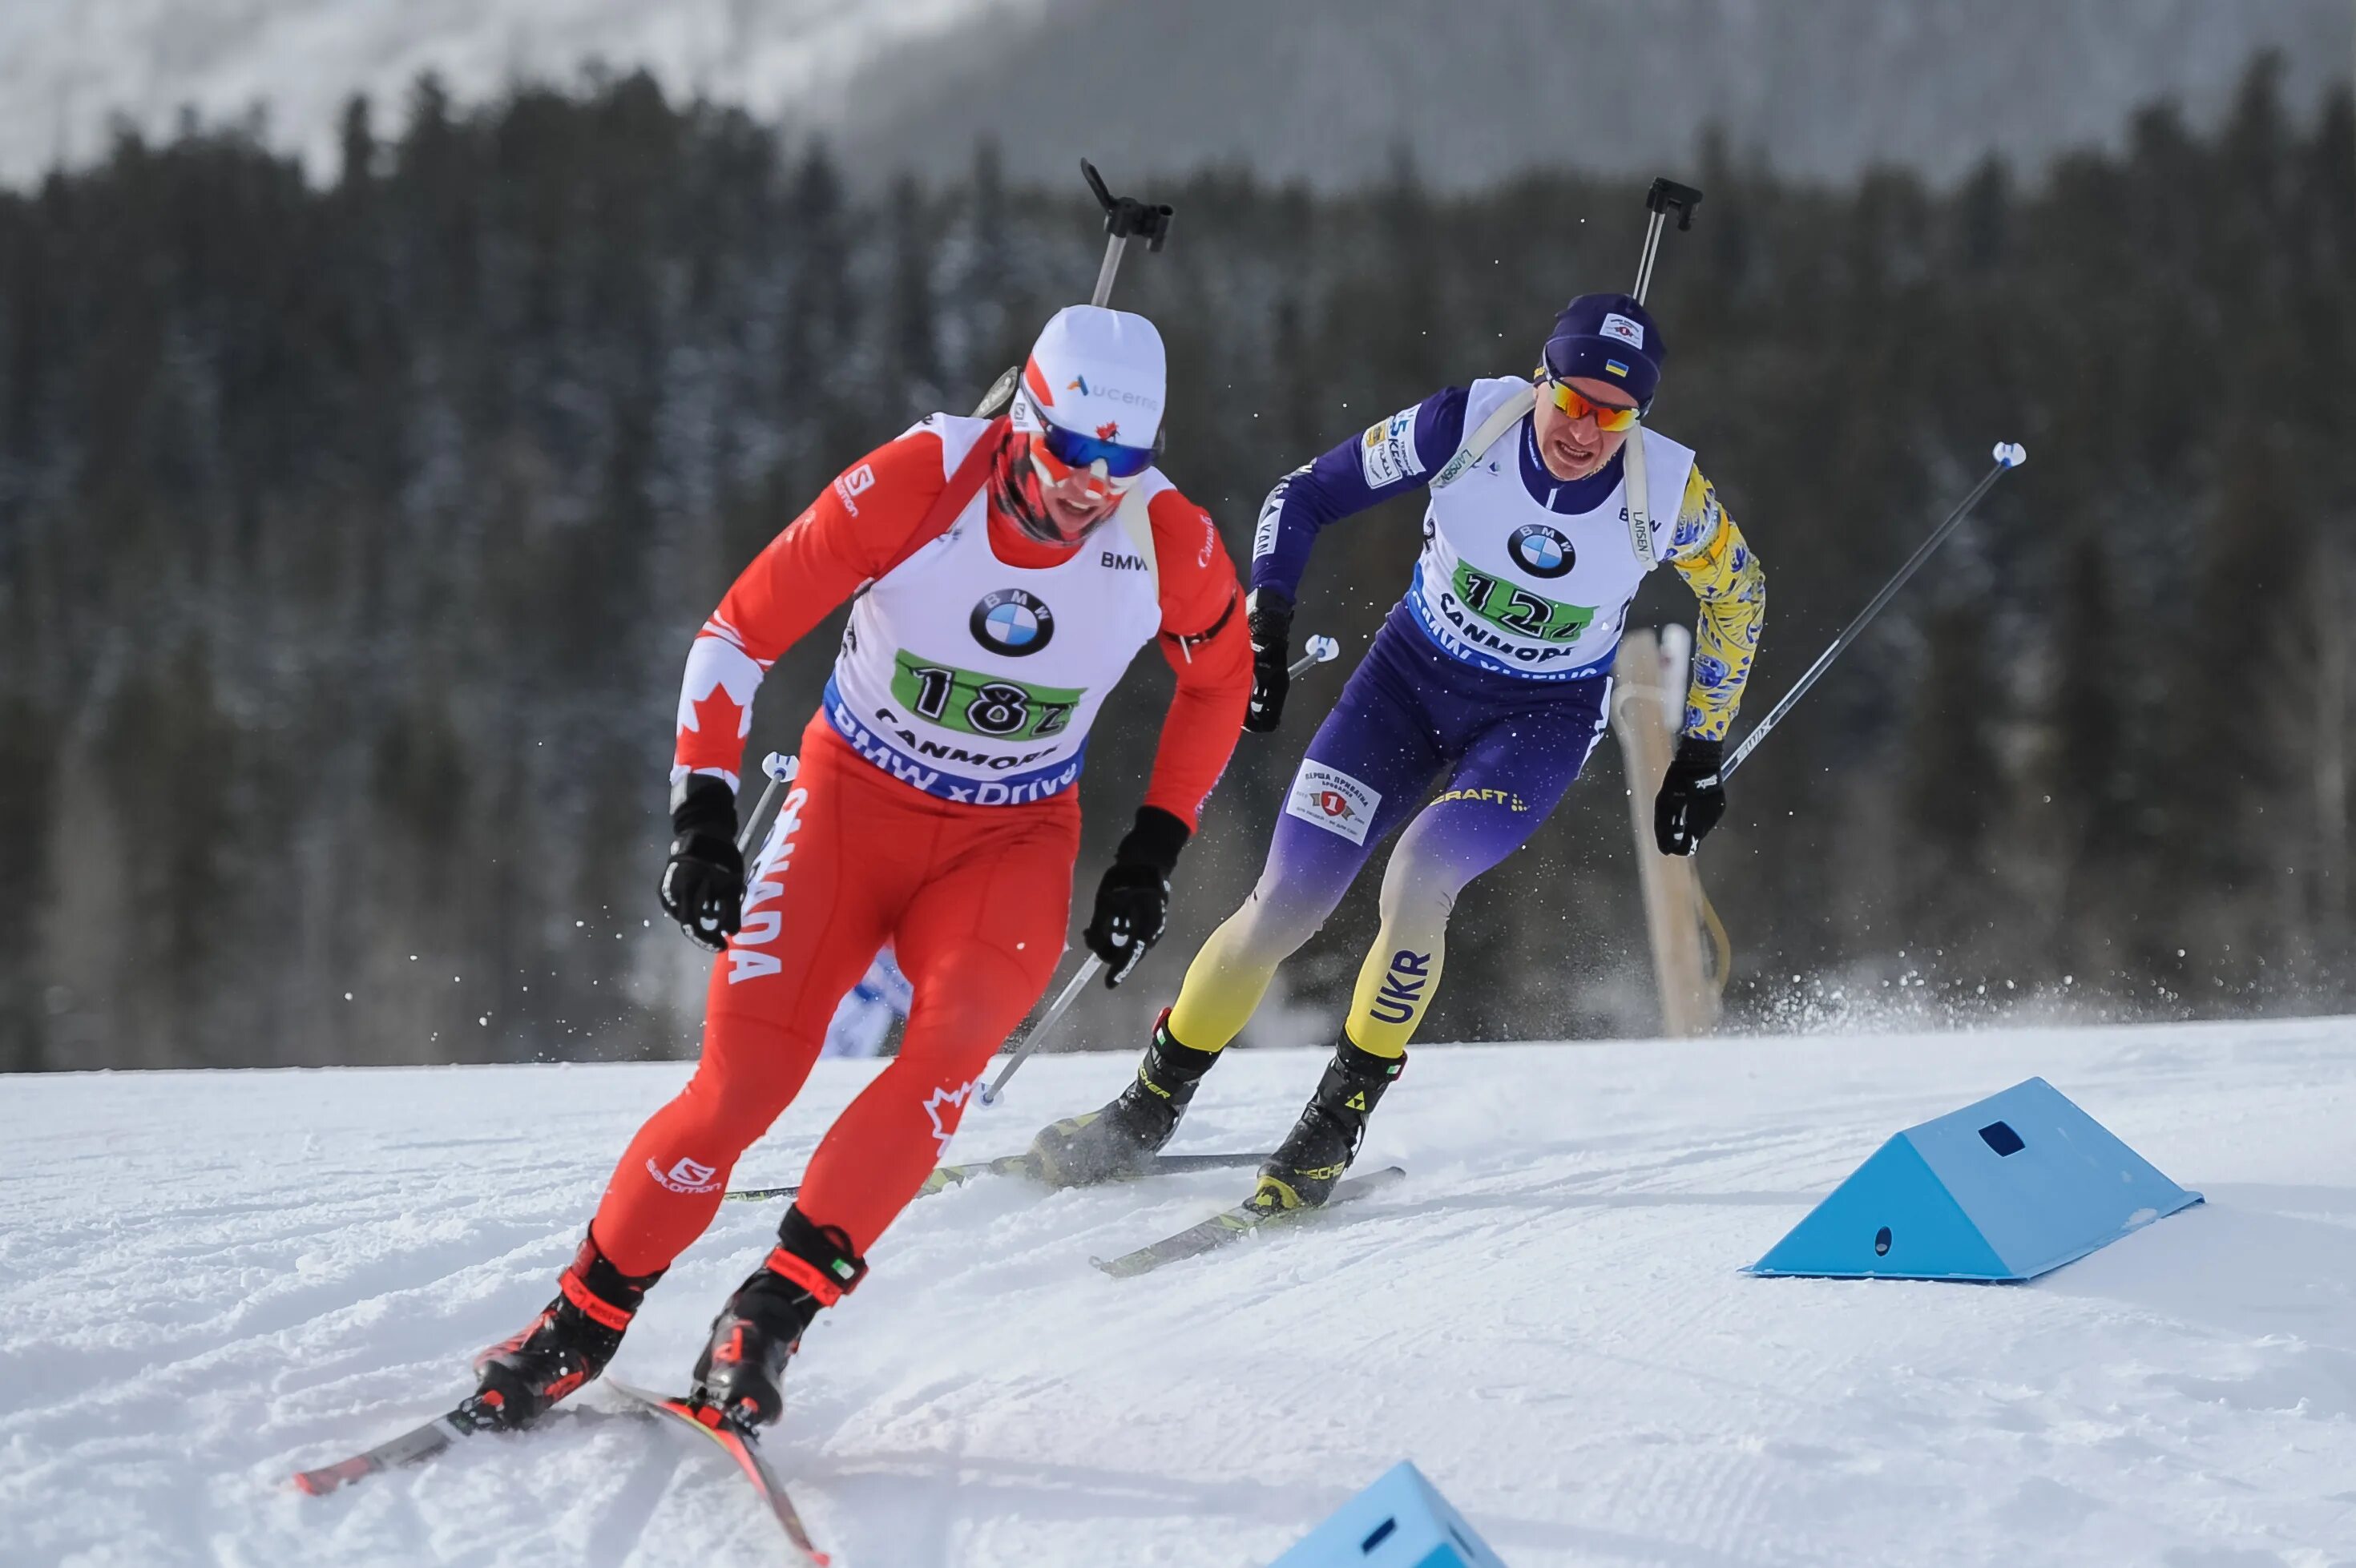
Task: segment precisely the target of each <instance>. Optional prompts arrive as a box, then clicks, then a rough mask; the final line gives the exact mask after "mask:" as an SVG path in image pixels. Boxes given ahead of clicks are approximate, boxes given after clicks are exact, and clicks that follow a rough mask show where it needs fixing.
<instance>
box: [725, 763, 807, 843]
mask: <svg viewBox="0 0 2356 1568" xmlns="http://www.w3.org/2000/svg"><path fill="white" fill-rule="evenodd" d="M761 771H762V772H763V773H766V774H768V775H769V787H768V788H766V789H765V790H763V791H762V792H761V799H760V802H759V804H757V805H755V806H754V807H753V815H752V816H748V817H746V818H745V819H744V831H743V832H741V833H739V834H737V835H736V853H737V854H739V855H746V854H750V853H751V852H752V849H753V841H754V840H755V838H757V837H760V832H761V824H762V822H763V821H764V820H766V818H767V816H768V815H769V807H771V806H773V805H776V804H777V792H778V791H779V790H781V789H783V788H785V787H786V786H787V784H791V783H793V781H794V775H795V774H796V773H800V772H801V771H802V760H801V759H800V758H799V757H789V756H787V755H786V753H785V752H770V753H769V754H768V755H767V756H766V757H764V758H762V759H761Z"/></svg>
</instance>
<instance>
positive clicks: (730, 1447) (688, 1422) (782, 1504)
mask: <svg viewBox="0 0 2356 1568" xmlns="http://www.w3.org/2000/svg"><path fill="white" fill-rule="evenodd" d="M605 1386H606V1387H607V1388H609V1389H612V1390H613V1391H614V1392H616V1393H618V1394H620V1395H622V1396H623V1397H624V1398H625V1399H627V1400H630V1401H631V1402H632V1403H636V1404H637V1405H638V1406H639V1407H640V1408H642V1409H644V1410H645V1411H646V1412H647V1413H648V1414H650V1415H654V1416H657V1417H659V1418H660V1419H662V1420H665V1421H669V1422H670V1423H672V1424H675V1425H679V1426H683V1427H685V1428H687V1429H688V1430H689V1431H690V1432H693V1433H697V1434H699V1435H701V1436H704V1437H708V1438H710V1439H711V1440H712V1442H714V1443H716V1444H718V1445H720V1447H721V1451H722V1452H723V1453H725V1454H726V1455H727V1456H729V1457H730V1458H731V1459H734V1461H735V1462H736V1467H737V1468H738V1469H739V1470H741V1471H743V1472H744V1478H745V1479H746V1480H748V1481H750V1482H752V1483H753V1489H754V1490H755V1491H756V1492H758V1493H759V1494H760V1495H761V1500H762V1501H763V1502H765V1503H766V1504H767V1505H768V1506H769V1511H770V1512H771V1513H772V1514H774V1515H776V1520H777V1522H778V1523H779V1524H780V1525H782V1526H784V1527H785V1531H786V1538H787V1540H789V1541H792V1542H793V1543H794V1547H795V1550H797V1551H798V1552H800V1553H801V1554H802V1558H803V1560H804V1561H805V1562H808V1563H815V1564H817V1565H818V1568H826V1565H827V1564H828V1563H830V1562H831V1561H832V1559H830V1558H829V1557H828V1556H827V1554H826V1553H825V1552H820V1551H819V1549H818V1548H817V1547H816V1546H814V1545H813V1544H811V1542H810V1538H809V1530H808V1529H806V1528H805V1527H804V1526H803V1524H802V1516H801V1515H800V1514H799V1513H798V1512H797V1511H795V1509H794V1503H793V1499H791V1498H789V1497H787V1496H786V1488H785V1485H784V1483H783V1482H781V1481H779V1480H778V1479H777V1473H776V1471H775V1470H772V1469H770V1468H769V1462H768V1461H767V1460H766V1459H764V1458H763V1457H761V1450H760V1447H759V1445H757V1443H756V1442H755V1439H754V1436H753V1434H751V1433H750V1432H747V1431H745V1430H744V1428H743V1427H741V1426H738V1425H737V1424H735V1423H734V1422H732V1421H721V1422H719V1423H718V1424H716V1425H708V1424H705V1422H704V1420H703V1418H702V1417H701V1416H700V1415H699V1414H697V1413H696V1410H695V1407H694V1406H693V1405H691V1404H690V1403H687V1401H685V1400H683V1399H672V1398H667V1397H666V1396H664V1395H662V1394H659V1393H649V1392H647V1391H646V1390H645V1389H641V1388H632V1387H631V1386H630V1385H629V1384H628V1383H626V1382H617V1381H615V1380H614V1379H612V1378H607V1379H606V1380H605Z"/></svg>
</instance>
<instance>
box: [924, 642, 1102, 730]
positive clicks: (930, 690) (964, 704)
mask: <svg viewBox="0 0 2356 1568" xmlns="http://www.w3.org/2000/svg"><path fill="white" fill-rule="evenodd" d="M894 677H895V678H894V681H893V683H892V684H893V687H894V691H893V695H894V697H896V698H898V699H900V700H901V701H902V702H904V703H905V704H906V705H907V706H908V707H909V708H910V709H914V710H915V712H916V715H917V717H919V718H922V719H928V720H932V721H933V722H934V723H936V724H938V725H940V726H942V727H943V728H945V729H949V730H959V731H964V732H966V733H967V734H969V735H986V736H988V737H990V738H991V739H992V740H1009V739H1015V738H1020V739H1022V740H1026V741H1028V740H1036V739H1038V738H1039V737H1041V736H1044V735H1053V734H1055V733H1056V732H1058V731H1061V730H1062V729H1063V728H1064V726H1065V725H1066V724H1068V723H1069V722H1070V721H1071V717H1072V710H1073V709H1075V708H1076V707H1078V706H1079V700H1080V698H1081V696H1082V695H1083V694H1082V693H1080V692H1077V691H1065V690H1062V689H1060V688H1051V687H1032V686H1025V685H1023V683H1022V682H1021V681H1014V680H997V679H993V678H991V677H989V676H986V675H976V674H974V673H973V672H971V671H969V670H961V669H949V668H946V667H942V666H939V665H920V664H917V663H916V662H915V661H914V660H911V659H909V658H908V657H907V656H905V655H903V656H902V657H901V662H900V665H899V667H898V669H897V670H895V671H894Z"/></svg>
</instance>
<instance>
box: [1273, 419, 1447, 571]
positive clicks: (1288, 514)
mask: <svg viewBox="0 0 2356 1568" xmlns="http://www.w3.org/2000/svg"><path fill="white" fill-rule="evenodd" d="M1464 394H1465V389H1463V388H1462V387H1442V388H1441V389H1440V390H1439V391H1437V392H1434V393H1432V394H1431V396H1430V397H1428V398H1426V399H1424V400H1423V401H1421V402H1419V403H1417V404H1415V405H1414V406H1412V407H1410V408H1404V409H1401V410H1400V411H1398V412H1397V413H1395V414H1393V415H1391V416H1390V417H1389V418H1387V419H1386V420H1384V421H1381V422H1380V423H1378V424H1376V425H1375V426H1373V427H1372V428H1371V429H1369V430H1366V431H1365V432H1362V433H1360V434H1358V435H1355V436H1353V437H1352V438H1351V439H1350V440H1348V441H1345V442H1344V443H1342V444H1341V445H1339V446H1337V447H1335V448H1333V450H1332V451H1331V452H1328V453H1325V454H1324V455H1323V457H1320V458H1318V459H1317V460H1316V461H1315V462H1314V463H1311V464H1304V465H1303V466H1301V467H1299V468H1296V469H1294V470H1293V471H1292V472H1291V473H1290V474H1288V475H1285V476H1284V477H1283V478H1281V479H1280V480H1278V481H1277V482H1276V488H1275V489H1273V490H1271V491H1269V493H1268V499H1267V500H1266V501H1264V502H1262V503H1261V504H1260V508H1259V527H1258V528H1257V529H1256V530H1255V531H1254V532H1253V535H1252V568H1251V585H1252V591H1253V592H1258V591H1260V590H1261V589H1267V590H1269V592H1271V593H1275V594H1280V595H1282V596H1283V597H1284V598H1285V599H1287V600H1290V599H1292V598H1294V597H1295V596H1296V594H1297V592H1298V591H1299V589H1300V586H1301V572H1302V571H1305V570H1307V568H1308V565H1309V547H1310V546H1311V545H1312V543H1314V542H1315V541H1316V539H1317V530H1318V529H1320V528H1323V527H1324V526H1325V525H1326V524H1328V523H1330V522H1333V521H1335V520H1336V519H1338V518H1342V517H1349V516H1351V515H1352V514H1354V513H1357V512H1363V511H1365V509H1366V508H1367V507H1371V506H1374V505H1376V503H1377V502H1381V501H1387V500H1389V499H1390V498H1391V497H1392V496H1401V495H1405V494H1406V493H1407V492H1408V491H1409V490H1413V489H1417V488H1419V487H1420V486H1422V485H1425V484H1428V483H1429V482H1430V478H1431V476H1432V475H1434V474H1436V473H1438V472H1439V471H1440V469H1441V468H1442V467H1444V466H1446V464H1447V463H1448V460H1449V459H1450V458H1451V457H1453V456H1455V455H1456V447H1457V444H1458V443H1460V442H1462V440H1463V439H1464Z"/></svg>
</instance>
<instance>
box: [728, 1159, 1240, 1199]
mask: <svg viewBox="0 0 2356 1568" xmlns="http://www.w3.org/2000/svg"><path fill="white" fill-rule="evenodd" d="M1267 1157H1268V1156H1267V1155H1266V1154H1264V1153H1250V1154H1247V1153H1243V1152H1240V1151H1238V1152H1237V1153H1233V1154H1158V1155H1155V1156H1154V1157H1153V1163H1152V1164H1151V1165H1150V1166H1148V1167H1147V1168H1145V1169H1143V1170H1141V1171H1139V1172H1138V1173H1137V1175H1135V1176H1133V1177H1126V1178H1122V1179H1124V1180H1130V1181H1137V1180H1142V1179H1144V1178H1146V1177H1149V1176H1177V1175H1180V1174H1183V1172H1186V1171H1190V1170H1234V1169H1237V1168H1241V1167H1244V1166H1248V1165H1258V1164H1259V1163H1260V1161H1262V1160H1264V1159H1266V1158H1267ZM977 1176H1027V1177H1029V1178H1031V1179H1033V1180H1034V1181H1044V1180H1045V1179H1046V1176H1045V1172H1044V1170H1042V1169H1041V1168H1040V1164H1039V1156H1038V1155H1037V1154H1036V1153H1023V1154H1009V1155H1001V1156H1000V1157H998V1158H996V1159H983V1160H976V1161H974V1162H972V1163H971V1164H969V1165H944V1166H938V1167H936V1168H935V1169H934V1171H933V1173H932V1175H930V1176H928V1177H926V1178H925V1185H924V1186H923V1187H921V1188H919V1189H917V1192H916V1196H917V1197H919V1198H929V1197H931V1196H932V1195H933V1194H934V1193H936V1192H946V1191H948V1189H950V1188H952V1187H962V1186H964V1185H965V1184H966V1183H967V1182H969V1181H971V1180H972V1179H974V1178H975V1177H977ZM800 1190H801V1188H800V1187H799V1186H798V1185H796V1186H793V1187H741V1188H738V1189H736V1190H735V1191H734V1192H731V1193H728V1194H727V1195H726V1196H727V1198H728V1200H730V1201H734V1202H748V1203H749V1202H753V1201H755V1200H765V1199H770V1198H791V1197H792V1196H793V1195H794V1194H795V1193H797V1192H799V1191H800Z"/></svg>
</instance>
